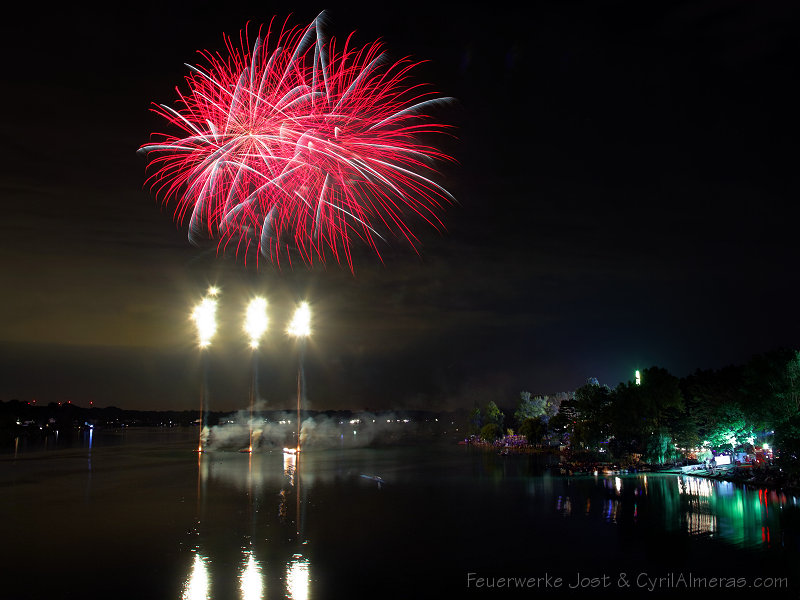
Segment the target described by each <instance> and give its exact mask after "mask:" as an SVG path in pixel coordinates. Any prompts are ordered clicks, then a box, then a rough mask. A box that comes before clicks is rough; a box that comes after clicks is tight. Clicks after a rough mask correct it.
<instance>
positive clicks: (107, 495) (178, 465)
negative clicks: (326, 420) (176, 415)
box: [0, 431, 800, 600]
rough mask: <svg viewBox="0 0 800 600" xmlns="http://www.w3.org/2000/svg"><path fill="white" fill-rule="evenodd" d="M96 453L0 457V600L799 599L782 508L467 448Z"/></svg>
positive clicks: (143, 440)
mask: <svg viewBox="0 0 800 600" xmlns="http://www.w3.org/2000/svg"><path fill="white" fill-rule="evenodd" d="M96 435H97V437H96V438H95V439H93V440H92V444H91V447H90V445H89V440H88V438H87V436H84V437H83V438H81V439H79V440H78V441H77V442H75V443H73V445H72V446H71V447H66V448H64V447H62V446H57V447H52V446H51V447H48V448H42V447H37V448H28V447H25V446H24V444H23V445H22V446H20V445H19V444H18V445H17V446H16V448H12V449H11V451H10V452H7V453H5V454H3V455H0V540H2V562H1V563H0V564H2V583H1V584H0V598H3V599H6V598H9V599H27V598H47V599H59V598H82V599H87V598H88V599H93V598H103V599H110V598H141V599H146V600H149V599H161V598H165V599H166V598H169V599H174V600H180V599H192V600H194V599H206V598H209V599H211V598H213V599H227V598H238V599H241V600H255V599H257V598H270V599H277V598H293V599H296V600H299V599H323V598H325V599H327V598H461V597H472V598H495V597H498V598H499V597H528V598H529V597H542V596H546V597H550V598H560V597H563V596H564V595H565V594H566V595H576V594H577V595H582V596H585V597H590V596H592V597H595V596H596V597H601V596H605V595H609V594H610V593H612V592H613V593H614V595H620V594H623V595H627V594H630V595H635V596H636V597H648V596H653V595H671V596H674V595H676V594H682V595H689V596H690V597H701V596H704V597H705V596H707V595H708V594H709V593H719V592H720V590H719V589H718V587H719V586H720V585H723V584H724V586H725V589H724V591H723V593H724V594H725V596H726V597H731V596H735V595H737V593H740V594H741V595H745V596H746V597H754V594H755V595H759V596H763V594H764V593H765V592H768V593H769V594H771V595H772V594H779V595H781V596H785V595H786V594H787V593H788V594H789V596H787V597H790V596H792V595H794V596H796V593H797V589H798V587H799V586H798V582H800V573H798V572H797V566H798V565H799V564H800V562H799V561H800V505H799V502H800V499H798V498H795V497H793V496H790V495H786V494H782V493H775V492H771V491H766V492H765V491H759V490H751V489H745V488H742V487H738V486H735V485H733V484H728V483H720V482H713V481H709V480H704V479H698V478H692V477H683V476H677V475H656V474H647V475H644V474H638V475H622V476H605V477H604V476H597V477H594V476H581V477H572V478H570V477H562V476H559V475H554V474H552V473H551V472H550V471H549V470H547V469H545V463H546V462H547V460H552V459H553V458H552V457H544V456H541V455H511V456H500V455H497V454H495V453H492V452H484V451H481V450H476V449H473V448H469V447H464V446H457V445H454V444H440V443H436V444H429V445H416V446H410V445H405V446H394V447H382V448H349V449H348V448H342V449H329V450H319V451H308V452H304V453H301V454H300V455H299V456H292V455H287V454H284V453H283V452H281V451H280V450H275V451H272V452H264V453H254V454H252V455H251V454H247V453H240V452H236V451H227V452H222V451H217V452H213V451H211V452H206V453H202V454H198V453H196V452H193V449H194V447H195V446H196V438H195V437H194V435H193V434H190V432H188V431H187V432H181V431H165V432H155V433H154V432H150V433H146V432H129V433H127V434H125V435H110V434H108V433H106V434H100V433H98V434H96ZM692 577H695V578H698V577H699V578H701V579H700V580H697V579H694V580H693V579H692ZM559 578H560V580H559ZM714 578H719V580H717V579H714ZM712 579H713V580H714V582H713V584H710V582H711V580H712ZM559 581H560V583H558V582H559ZM626 583H627V584H628V586H629V587H626V585H625V584H626ZM710 585H712V587H711V588H710V589H709V587H710ZM731 585H733V586H736V587H735V588H731V587H727V586H731ZM519 586H524V587H519ZM754 586H764V587H767V588H768V589H767V590H762V589H756V588H755V587H754ZM786 586H789V587H788V592H787V587H786Z"/></svg>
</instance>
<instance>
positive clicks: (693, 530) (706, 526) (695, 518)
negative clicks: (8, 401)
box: [685, 511, 717, 535]
mask: <svg viewBox="0 0 800 600" xmlns="http://www.w3.org/2000/svg"><path fill="white" fill-rule="evenodd" d="M685 518H686V531H687V532H688V533H689V534H691V535H700V534H704V533H714V532H715V531H716V530H717V518H716V516H714V515H710V514H706V513H698V512H691V511H688V512H687V513H686V515H685Z"/></svg>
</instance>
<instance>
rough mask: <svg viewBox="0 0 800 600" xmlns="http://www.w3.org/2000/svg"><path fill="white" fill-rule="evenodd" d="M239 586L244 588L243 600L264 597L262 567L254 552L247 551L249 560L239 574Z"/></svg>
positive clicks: (258, 599) (257, 599)
mask: <svg viewBox="0 0 800 600" xmlns="http://www.w3.org/2000/svg"><path fill="white" fill-rule="evenodd" d="M239 587H240V588H241V590H242V600H261V598H263V597H264V583H263V580H262V578H261V567H260V566H259V564H258V562H256V557H255V556H253V553H252V552H247V562H246V563H245V564H244V566H243V567H242V572H241V574H240V575H239Z"/></svg>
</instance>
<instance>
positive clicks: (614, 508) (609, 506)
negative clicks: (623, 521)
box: [604, 500, 619, 523]
mask: <svg viewBox="0 0 800 600" xmlns="http://www.w3.org/2000/svg"><path fill="white" fill-rule="evenodd" d="M618 512H619V501H618V500H607V501H606V505H605V510H604V513H605V518H606V521H610V522H612V523H616V522H617V513H618Z"/></svg>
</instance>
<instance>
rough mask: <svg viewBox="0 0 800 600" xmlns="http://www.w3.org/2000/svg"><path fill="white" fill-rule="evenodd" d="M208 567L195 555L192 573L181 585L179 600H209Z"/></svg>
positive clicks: (200, 557)
mask: <svg viewBox="0 0 800 600" xmlns="http://www.w3.org/2000/svg"><path fill="white" fill-rule="evenodd" d="M208 579H209V578H208V566H207V565H206V561H205V559H204V558H203V557H202V556H200V555H199V554H197V553H195V555H194V563H192V572H191V573H190V574H189V579H188V580H187V581H186V583H185V584H184V585H183V594H181V600H207V599H208V598H209V594H208V592H209V580H208Z"/></svg>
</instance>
